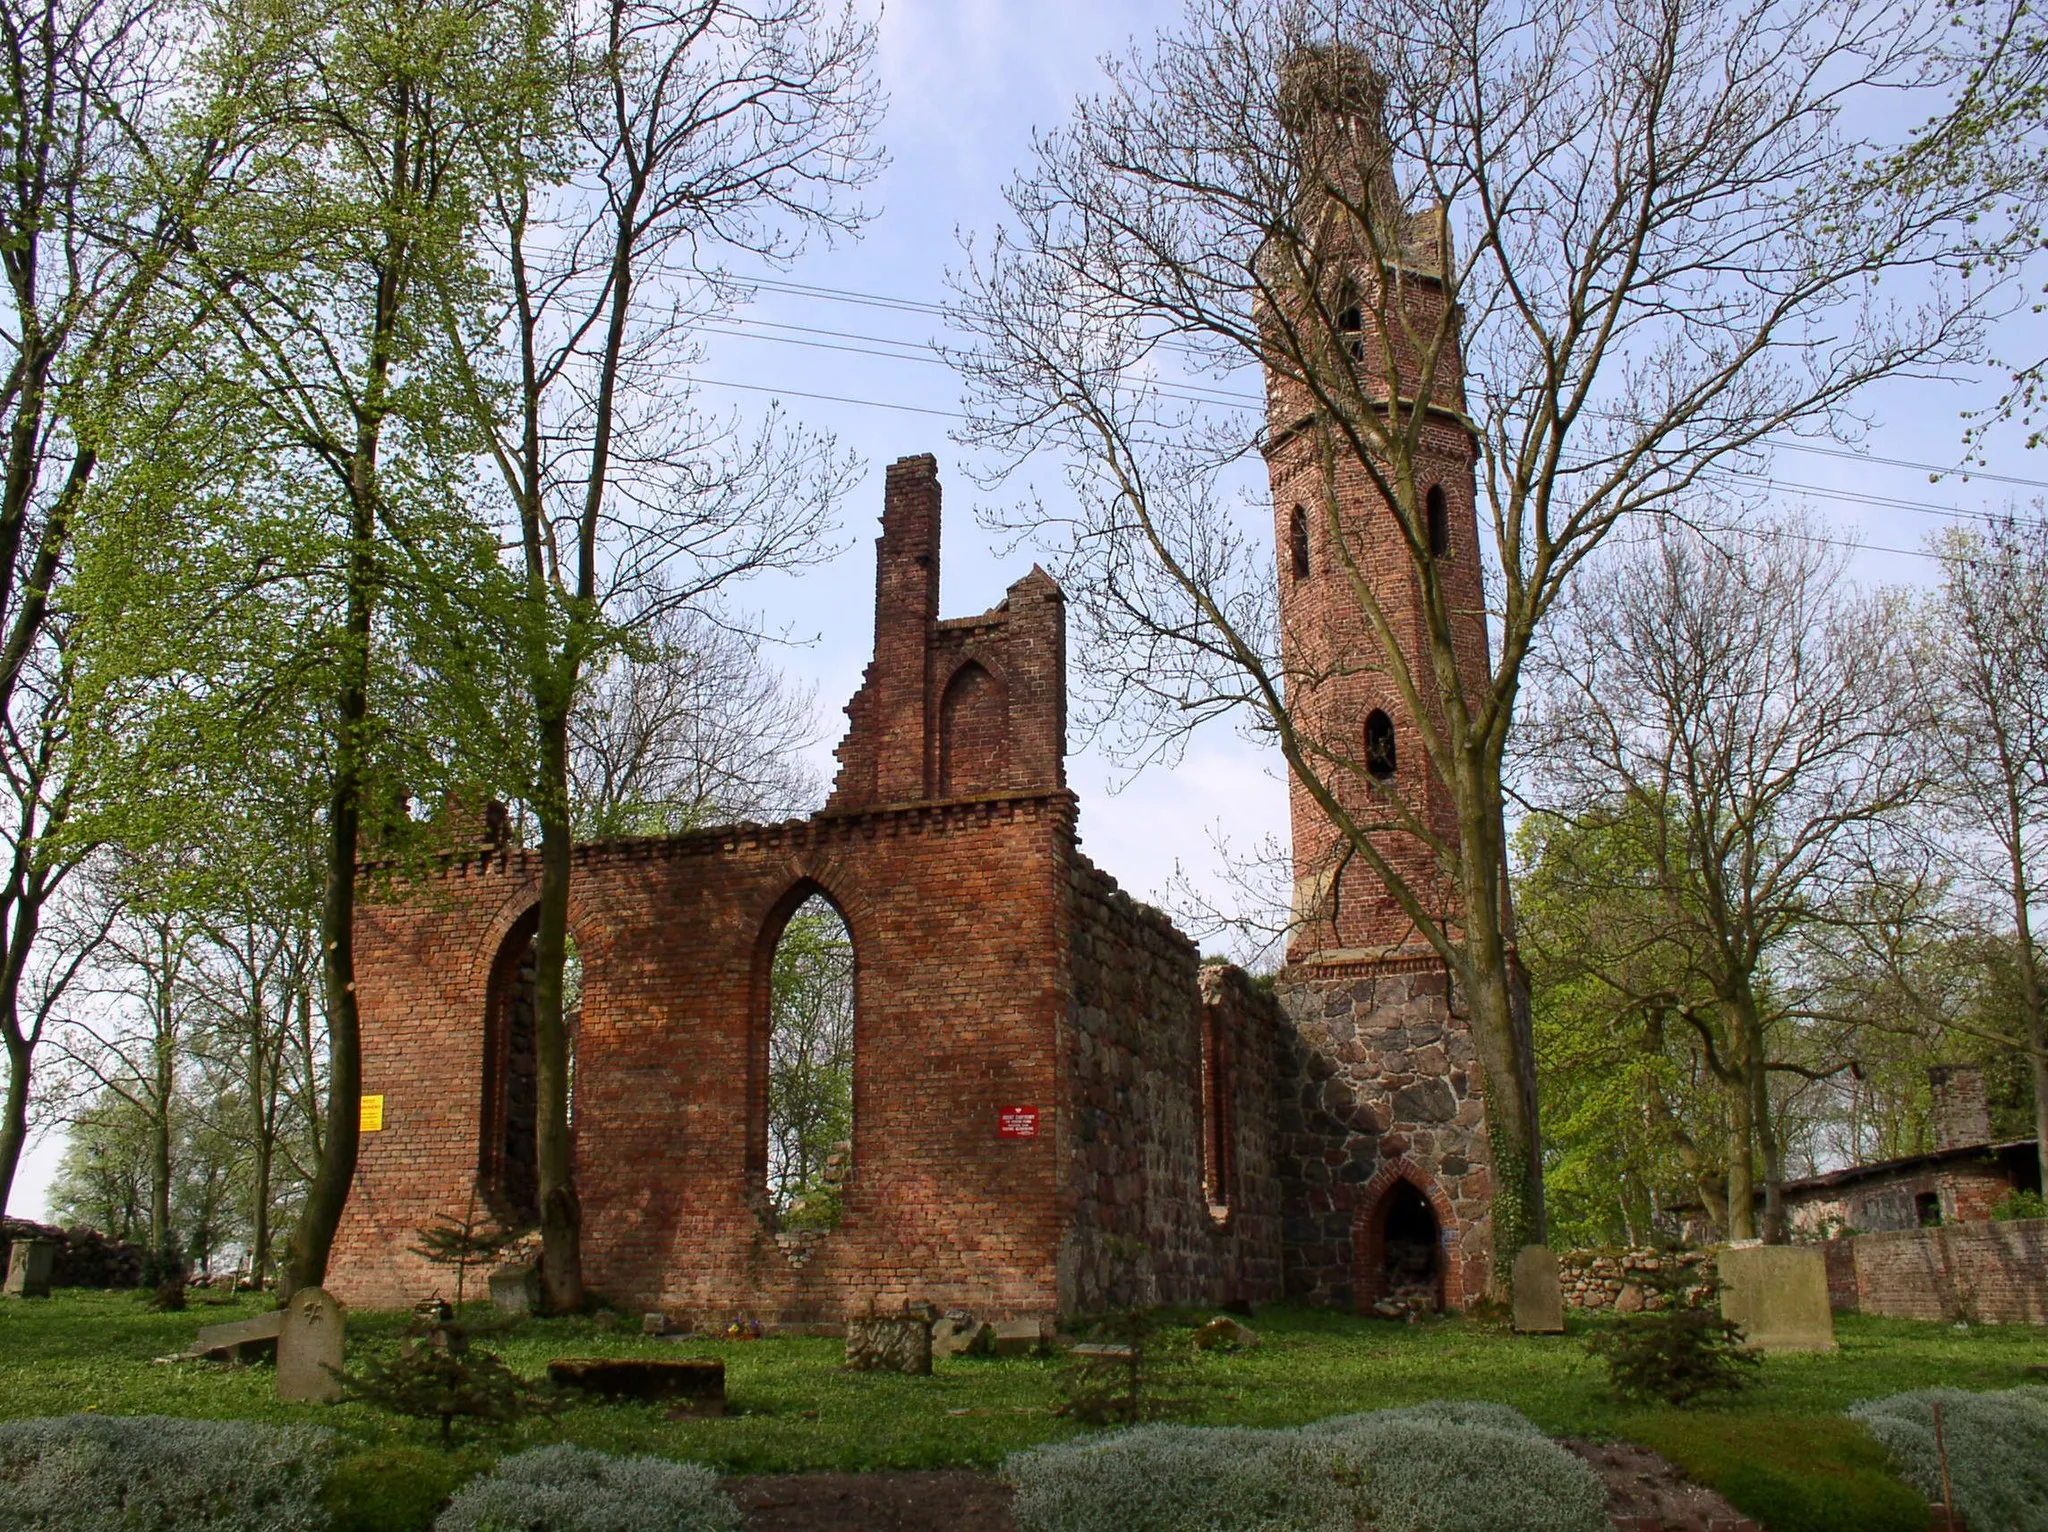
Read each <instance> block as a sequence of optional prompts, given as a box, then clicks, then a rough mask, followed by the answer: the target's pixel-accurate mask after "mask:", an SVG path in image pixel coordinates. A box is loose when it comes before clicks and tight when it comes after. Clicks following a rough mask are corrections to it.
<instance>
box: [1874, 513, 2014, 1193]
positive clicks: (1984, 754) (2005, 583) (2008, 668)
mask: <svg viewBox="0 0 2048 1532" xmlns="http://www.w3.org/2000/svg"><path fill="white" fill-rule="evenodd" d="M1939 548H1940V551H1941V554H1942V557H1943V571H1942V584H1941V590H1940V594H1939V595H1938V596H1937V597H1936V598H1935V600H1934V603H1933V606H1932V610H1931V612H1930V614H1929V615H1930V617H1931V619H1932V627H1931V632H1930V634H1929V639H1930V643H1929V648H1928V652H1927V655H1926V668H1925V672H1924V677H1925V686H1926V689H1927V692H1928V695H1929V696H1930V697H1932V698H1933V699H1935V724H1934V727H1932V728H1930V729H1929V730H1928V738H1929V742H1930V744H1931V745H1932V747H1933V752H1934V759H1935V761H1936V762H1937V763H1938V765H1939V769H1940V783H1941V787H1942V789H1943V793H1942V796H1943V799H1944V801H1945V807H1946V808H1947V809H1948V811H1949V820H1950V825H1951V827H1952V828H1953V829H1954V830H1955V831H1956V836H1955V839H1954V840H1953V841H1952V843H1951V846H1950V850H1951V852H1952V853H1953V859H1954V866H1955V870H1956V872H1957V874H1958V875H1959V881H1960V882H1961V884H1962V886H1963V888H1964V890H1965V892H1966V894H1967V896H1968V897H1970V898H1971V899H1972V900H1973V901H1974V902H1975V903H1976V904H1978V906H1979V907H1980V908H1982V907H1984V906H1986V905H1988V906H1990V908H1992V909H1994V910H1996V911H1997V915H1998V922H1997V923H1998V924H2001V925H2007V927H2008V929H2009V931H2010V936H2011V945H2012V962H2013V965H2014V968H2015V969H2016V971H2017V976H2018V979H2019V985H2018V989H2019V1001H2020V1031H2019V1032H2018V1034H2017V1035H2006V1034H1994V1035H1993V1039H1992V1040H1993V1041H1996V1042H1998V1043H1999V1044H2001V1045H2002V1046H2004V1047H2008V1048H2011V1049H2013V1050H2015V1051H2016V1052H2019V1053H2023V1054H2025V1055H2026V1056H2027V1059H2028V1062H2029V1065H2030V1067H2031V1070H2032V1075H2033V1084H2034V1129H2035V1133H2036V1136H2037V1137H2038V1138H2039V1140H2040V1144H2039V1148H2040V1155H2041V1165H2042V1168H2043V1171H2044V1172H2048V974H2044V973H2043V971H2042V963H2041V953H2040V948H2039V946H2038V944H2037V940H2036V937H2035V933H2034V923H2035V912H2036V910H2037V908H2038V906H2039V904H2040V902H2041V899H2042V895H2043V888H2042V878H2043V866H2042V861H2043V858H2044V857H2048V523H2044V522H2042V521H2041V520H2039V519H2032V520H2028V521H2024V522H2022V521H2017V520H2014V521H2007V522H2003V523H1999V524H1997V525H1995V526H1993V527H1992V528H1991V529H1990V530H1989V531H1988V532H1976V531H1965V530H1962V529H1957V530H1955V531H1952V532H1950V533H1948V534H1947V535H1946V536H1945V537H1944V538H1943V539H1942V541H1941V543H1940V544H1939ZM2008 923H2009V924H2008ZM1895 967H1896V969H1897V971H1899V972H1901V973H1904V972H1905V971H1906V970H1905V968H1904V967H1903V965H1895ZM1912 989H1913V992H1914V993H1916V994H1921V995H1926V994H1928V993H1929V991H1928V990H1927V989H1926V987H1925V986H1912ZM1928 1009H1930V1010H1931V1011H1932V1012H1933V1013H1934V1014H1935V1016H1936V1018H1937V1019H1939V1020H1941V1021H1942V1022H1943V1023H1944V1024H1946V1025H1948V1026H1949V1027H1951V1028H1969V1029H1971V1030H1978V1031H1980V1032H1981V1030H1982V1029H1981V1027H1977V1028H1970V1024H1969V1022H1968V1021H1967V1020H1965V1019H1963V1018H1961V1017H1958V1016H1957V1015H1955V1014H1954V1013H1953V1011H1952V1009H1951V1008H1948V1007H1942V1006H1931V1007H1928ZM2043 1184H2048V1181H2044V1183H2043Z"/></svg>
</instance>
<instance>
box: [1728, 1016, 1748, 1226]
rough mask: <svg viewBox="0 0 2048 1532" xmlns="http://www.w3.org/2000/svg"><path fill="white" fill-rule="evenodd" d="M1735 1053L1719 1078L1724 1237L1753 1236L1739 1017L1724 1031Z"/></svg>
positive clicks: (1744, 1051)
mask: <svg viewBox="0 0 2048 1532" xmlns="http://www.w3.org/2000/svg"><path fill="white" fill-rule="evenodd" d="M1725 1035H1726V1036H1727V1037H1728V1039H1729V1045H1730V1047H1731V1049H1732V1050H1733V1051H1734V1053H1735V1057H1734V1058H1732V1059H1730V1060H1729V1075H1730V1076H1731V1078H1724V1079H1723V1080H1722V1090H1723V1092H1724V1093H1725V1094H1726V1096H1727V1098H1728V1237H1729V1238H1730V1239H1755V1238H1756V1161H1755V1145H1756V1121H1755V1116H1756V1112H1755V1102H1756V1098H1755V1096H1754V1095H1752V1094H1751V1091H1750V1083H1749V1038H1748V1035H1747V1033H1746V1032H1745V1031H1744V1030H1743V1028H1742V1025H1741V1023H1740V1021H1739V1020H1736V1021H1735V1024H1734V1025H1733V1026H1731V1027H1729V1028H1728V1029H1727V1032H1726V1034H1725Z"/></svg>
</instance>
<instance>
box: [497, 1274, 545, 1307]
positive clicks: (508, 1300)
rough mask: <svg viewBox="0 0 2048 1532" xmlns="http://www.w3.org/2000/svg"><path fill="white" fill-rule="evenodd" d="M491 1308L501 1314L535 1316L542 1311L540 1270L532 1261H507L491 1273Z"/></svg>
mask: <svg viewBox="0 0 2048 1532" xmlns="http://www.w3.org/2000/svg"><path fill="white" fill-rule="evenodd" d="M491 1307H492V1308H494V1309H496V1310H497V1311H498V1312H499V1313H500V1314H533V1313H537V1312H539V1309H540V1268H539V1267H538V1266H535V1265H534V1264H533V1262H531V1261H507V1262H506V1263H505V1264H504V1265H503V1266H499V1267H496V1268H494V1269H493V1270H492V1272H491Z"/></svg>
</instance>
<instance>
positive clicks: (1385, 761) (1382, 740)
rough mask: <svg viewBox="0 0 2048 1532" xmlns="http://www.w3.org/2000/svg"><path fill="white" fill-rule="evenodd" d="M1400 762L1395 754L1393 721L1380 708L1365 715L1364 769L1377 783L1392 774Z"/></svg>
mask: <svg viewBox="0 0 2048 1532" xmlns="http://www.w3.org/2000/svg"><path fill="white" fill-rule="evenodd" d="M1399 765H1400V761H1399V759H1398V757H1397V756H1396V754H1395V744H1394V720H1393V719H1391V718H1389V717H1388V716H1387V714H1386V712H1385V711H1384V710H1383V709H1380V708H1374V709H1373V710H1372V711H1371V712H1370V713H1367V714H1366V715H1365V769H1366V771H1367V773H1368V774H1369V775H1371V776H1373V777H1375V778H1377V779H1378V780H1379V781H1382V782H1384V781H1386V780H1387V778H1389V777H1391V776H1392V775H1393V774H1394V771H1395V768H1396V767H1398V766H1399Z"/></svg>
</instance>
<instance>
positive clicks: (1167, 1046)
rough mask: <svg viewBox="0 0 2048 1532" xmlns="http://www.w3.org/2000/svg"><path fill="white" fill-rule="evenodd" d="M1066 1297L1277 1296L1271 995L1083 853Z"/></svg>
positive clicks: (1070, 1072) (1068, 1061) (1076, 868)
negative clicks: (1208, 960) (1203, 962)
mask: <svg viewBox="0 0 2048 1532" xmlns="http://www.w3.org/2000/svg"><path fill="white" fill-rule="evenodd" d="M1069 886H1070V890H1071V893H1070V902H1069V911H1070V915H1069V918H1070V920H1071V922H1072V925H1071V952H1072V957H1071V969H1070V976H1069V983H1070V985H1071V994H1072V1001H1071V1005H1070V1008H1069V1011H1068V1017H1069V1025H1068V1029H1067V1032H1066V1038H1065V1044H1064V1050H1063V1051H1064V1055H1065V1057H1064V1065H1065V1067H1064V1070H1063V1074H1064V1079H1065V1084H1066V1091H1067V1096H1066V1102H1065V1110H1064V1112H1063V1114H1062V1119H1063V1125H1064V1145H1063V1158H1064V1160H1065V1163H1066V1167H1067V1169H1066V1185H1065V1196H1064V1199H1063V1200H1064V1201H1065V1202H1066V1205H1067V1206H1068V1207H1069V1208H1070V1209H1071V1213H1070V1216H1069V1218H1068V1220H1067V1225H1066V1231H1065V1236H1064V1239H1063V1241H1062V1244H1061V1251H1060V1294H1061V1308H1062V1309H1063V1310H1066V1311H1075V1310H1079V1311H1084V1312H1085V1311H1090V1310H1099V1309H1104V1308H1111V1307H1123V1306H1129V1305H1138V1304H1145V1305H1149V1304H1157V1303H1214V1302H1220V1301H1223V1300H1226V1299H1231V1298H1244V1299H1268V1298H1274V1297H1278V1296H1279V1292H1280V1283H1279V1268H1280V1248H1279V1237H1278V1235H1279V1228H1278V1200H1279V1199H1278V1196H1277V1194H1276V1191H1275V1189H1274V1187H1273V1185H1272V1160H1273V1154H1272V1148H1271V1141H1272V1132H1271V1122H1272V1093H1273V1092H1272V1083H1271V1069H1272V1064H1271V1060H1272V1058H1273V1052H1274V1042H1275V1039H1274V1033H1275V1031H1276V1030H1277V1027H1278V1023H1279V1016H1278V1011H1277V1008H1275V1007H1274V1006H1273V1004H1272V1002H1271V1001H1270V1000H1269V999H1267V998H1266V997H1265V996H1262V995H1259V994H1258V993H1257V992H1256V991H1255V990H1253V989H1252V987H1251V986H1250V985H1249V984H1248V983H1247V982H1246V981H1245V980H1244V978H1243V976H1242V975H1241V974H1238V973H1236V971H1235V970H1229V971H1228V972H1227V973H1226V972H1225V971H1224V970H1208V971H1204V970H1202V969H1201V968H1200V966H1199V959H1198V955H1197V952H1196V949H1195V946H1194V944H1193V943H1192V942H1190V941H1189V940H1188V939H1187V938H1186V937H1185V936H1183V935H1181V934H1180V932H1179V931H1177V930H1175V929H1174V927H1173V925H1172V923H1171V922H1170V921H1168V920H1167V918H1166V917H1165V916H1164V915H1162V914H1161V913H1160V912H1159V911H1157V910H1155V909H1152V908H1151V907H1150V906H1147V905H1143V904H1140V903H1138V902H1137V901H1136V900H1134V899H1132V898H1131V897H1130V896H1129V895H1128V894H1126V893H1124V892H1123V891H1122V890H1121V889H1119V888H1118V887H1117V885H1116V883H1115V881H1114V880H1113V879H1111V878H1110V877H1109V876H1108V875H1107V874H1105V873H1103V872H1102V871H1100V870H1099V869H1098V868H1096V867H1095V866H1094V865H1093V864H1092V863H1090V862H1089V861H1088V859H1087V858H1086V857H1084V856H1082V855H1081V854H1080V853H1079V852H1078V851H1077V852H1075V853H1074V855H1073V863H1072V872H1071V880H1070V885H1069Z"/></svg>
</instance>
